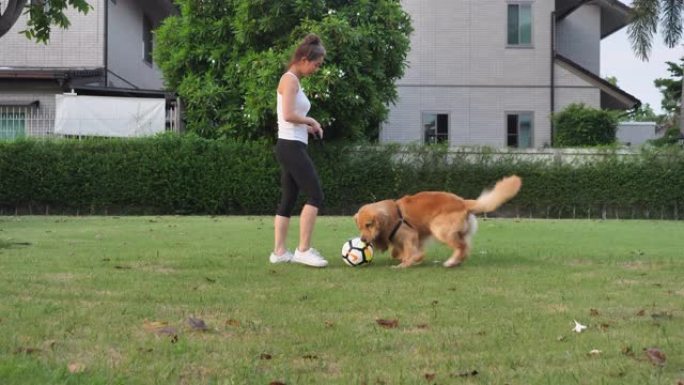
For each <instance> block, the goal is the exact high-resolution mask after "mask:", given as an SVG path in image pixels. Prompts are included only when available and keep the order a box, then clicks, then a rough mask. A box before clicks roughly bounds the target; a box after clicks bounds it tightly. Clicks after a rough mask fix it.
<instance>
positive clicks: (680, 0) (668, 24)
mask: <svg viewBox="0 0 684 385" xmlns="http://www.w3.org/2000/svg"><path fill="white" fill-rule="evenodd" d="M662 8H663V14H662V17H661V20H660V25H661V27H662V31H663V33H664V35H665V44H666V45H667V46H668V47H670V48H674V46H675V45H677V43H679V41H680V40H681V39H682V12H684V0H662Z"/></svg>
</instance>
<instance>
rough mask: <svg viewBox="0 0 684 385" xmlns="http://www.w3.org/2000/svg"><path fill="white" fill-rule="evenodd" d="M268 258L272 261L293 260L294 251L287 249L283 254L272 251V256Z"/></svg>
mask: <svg viewBox="0 0 684 385" xmlns="http://www.w3.org/2000/svg"><path fill="white" fill-rule="evenodd" d="M268 259H269V260H270V261H271V263H287V262H290V261H291V260H292V253H290V252H289V251H287V250H285V252H284V253H282V254H281V255H276V254H275V253H271V256H270V257H268Z"/></svg>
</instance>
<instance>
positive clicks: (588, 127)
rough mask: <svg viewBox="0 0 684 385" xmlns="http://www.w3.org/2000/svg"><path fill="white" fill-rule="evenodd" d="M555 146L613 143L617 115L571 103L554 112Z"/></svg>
mask: <svg viewBox="0 0 684 385" xmlns="http://www.w3.org/2000/svg"><path fill="white" fill-rule="evenodd" d="M553 124H554V132H555V133H554V146H555V147H590V146H600V145H608V144H613V143H615V132H616V130H617V125H618V117H617V114H615V113H614V112H612V111H606V110H598V109H595V108H591V107H587V106H585V105H584V104H577V103H573V104H570V105H569V106H567V107H566V108H565V109H563V111H561V112H559V113H557V114H554V116H553Z"/></svg>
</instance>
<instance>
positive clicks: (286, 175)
mask: <svg viewBox="0 0 684 385" xmlns="http://www.w3.org/2000/svg"><path fill="white" fill-rule="evenodd" d="M275 154H276V159H277V160H278V163H280V190H281V191H280V193H281V196H280V204H279V205H278V211H276V214H277V215H280V216H282V217H288V218H289V217H290V215H292V210H293V209H294V206H295V203H297V196H298V195H299V191H300V190H301V191H303V192H304V194H305V195H306V196H307V201H306V203H307V204H310V205H311V206H314V207H317V208H320V207H321V206H322V205H323V189H322V188H321V181H320V179H319V178H318V173H316V168H315V167H314V164H313V162H312V161H311V158H310V157H309V154H308V153H307V152H306V144H304V143H302V142H300V141H298V140H285V139H278V142H277V143H276V146H275Z"/></svg>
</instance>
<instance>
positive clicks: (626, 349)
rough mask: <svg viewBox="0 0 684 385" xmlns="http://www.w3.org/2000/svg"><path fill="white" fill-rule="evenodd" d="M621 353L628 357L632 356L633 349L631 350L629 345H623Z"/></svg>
mask: <svg viewBox="0 0 684 385" xmlns="http://www.w3.org/2000/svg"><path fill="white" fill-rule="evenodd" d="M622 354H624V355H626V356H629V357H634V350H632V347H631V346H625V347H623V348H622Z"/></svg>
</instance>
